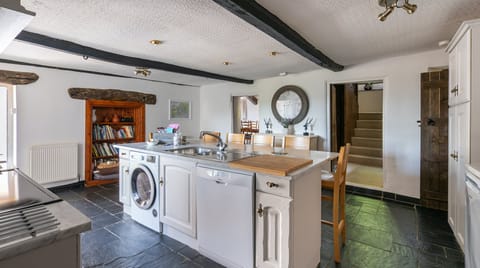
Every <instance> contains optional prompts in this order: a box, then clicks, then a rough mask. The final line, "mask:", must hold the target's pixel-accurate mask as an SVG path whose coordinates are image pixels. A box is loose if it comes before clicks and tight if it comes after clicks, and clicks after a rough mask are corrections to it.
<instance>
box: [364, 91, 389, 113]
mask: <svg viewBox="0 0 480 268" xmlns="http://www.w3.org/2000/svg"><path fill="white" fill-rule="evenodd" d="M382 110H383V90H374V91H364V90H359V91H358V112H359V113H381V112H382Z"/></svg>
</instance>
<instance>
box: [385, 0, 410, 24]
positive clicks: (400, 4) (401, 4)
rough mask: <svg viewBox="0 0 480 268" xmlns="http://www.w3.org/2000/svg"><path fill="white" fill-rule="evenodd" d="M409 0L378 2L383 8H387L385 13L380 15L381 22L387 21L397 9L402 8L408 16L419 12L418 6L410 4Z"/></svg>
mask: <svg viewBox="0 0 480 268" xmlns="http://www.w3.org/2000/svg"><path fill="white" fill-rule="evenodd" d="M408 1H409V0H378V4H379V5H380V6H382V7H385V11H383V12H382V13H380V14H378V19H379V20H380V21H385V20H386V19H387V17H388V15H390V14H391V13H392V12H393V10H394V9H395V8H402V9H404V10H405V11H406V12H407V13H408V14H413V13H414V12H415V10H417V5H415V4H410V3H409V2H408Z"/></svg>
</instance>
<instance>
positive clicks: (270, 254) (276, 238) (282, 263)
mask: <svg viewBox="0 0 480 268" xmlns="http://www.w3.org/2000/svg"><path fill="white" fill-rule="evenodd" d="M256 197H257V198H256V199H257V200H256V209H257V210H256V212H257V215H256V267H259V268H260V267H265V268H274V267H289V266H288V265H289V252H288V250H289V246H288V245H289V244H288V242H289V233H290V231H289V230H290V219H289V209H290V201H291V199H289V198H284V197H279V196H275V195H271V194H266V193H262V192H257V194H256Z"/></svg>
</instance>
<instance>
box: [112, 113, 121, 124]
mask: <svg viewBox="0 0 480 268" xmlns="http://www.w3.org/2000/svg"><path fill="white" fill-rule="evenodd" d="M112 122H113V123H118V122H120V116H118V114H114V115H113V117H112Z"/></svg>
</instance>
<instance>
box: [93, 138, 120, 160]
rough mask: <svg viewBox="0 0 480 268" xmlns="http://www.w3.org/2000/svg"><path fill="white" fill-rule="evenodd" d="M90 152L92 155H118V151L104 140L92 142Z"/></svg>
mask: <svg viewBox="0 0 480 268" xmlns="http://www.w3.org/2000/svg"><path fill="white" fill-rule="evenodd" d="M92 152H93V156H94V157H105V156H112V157H113V156H116V155H118V151H117V149H115V148H114V147H113V144H112V143H106V142H104V143H95V144H92Z"/></svg>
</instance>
